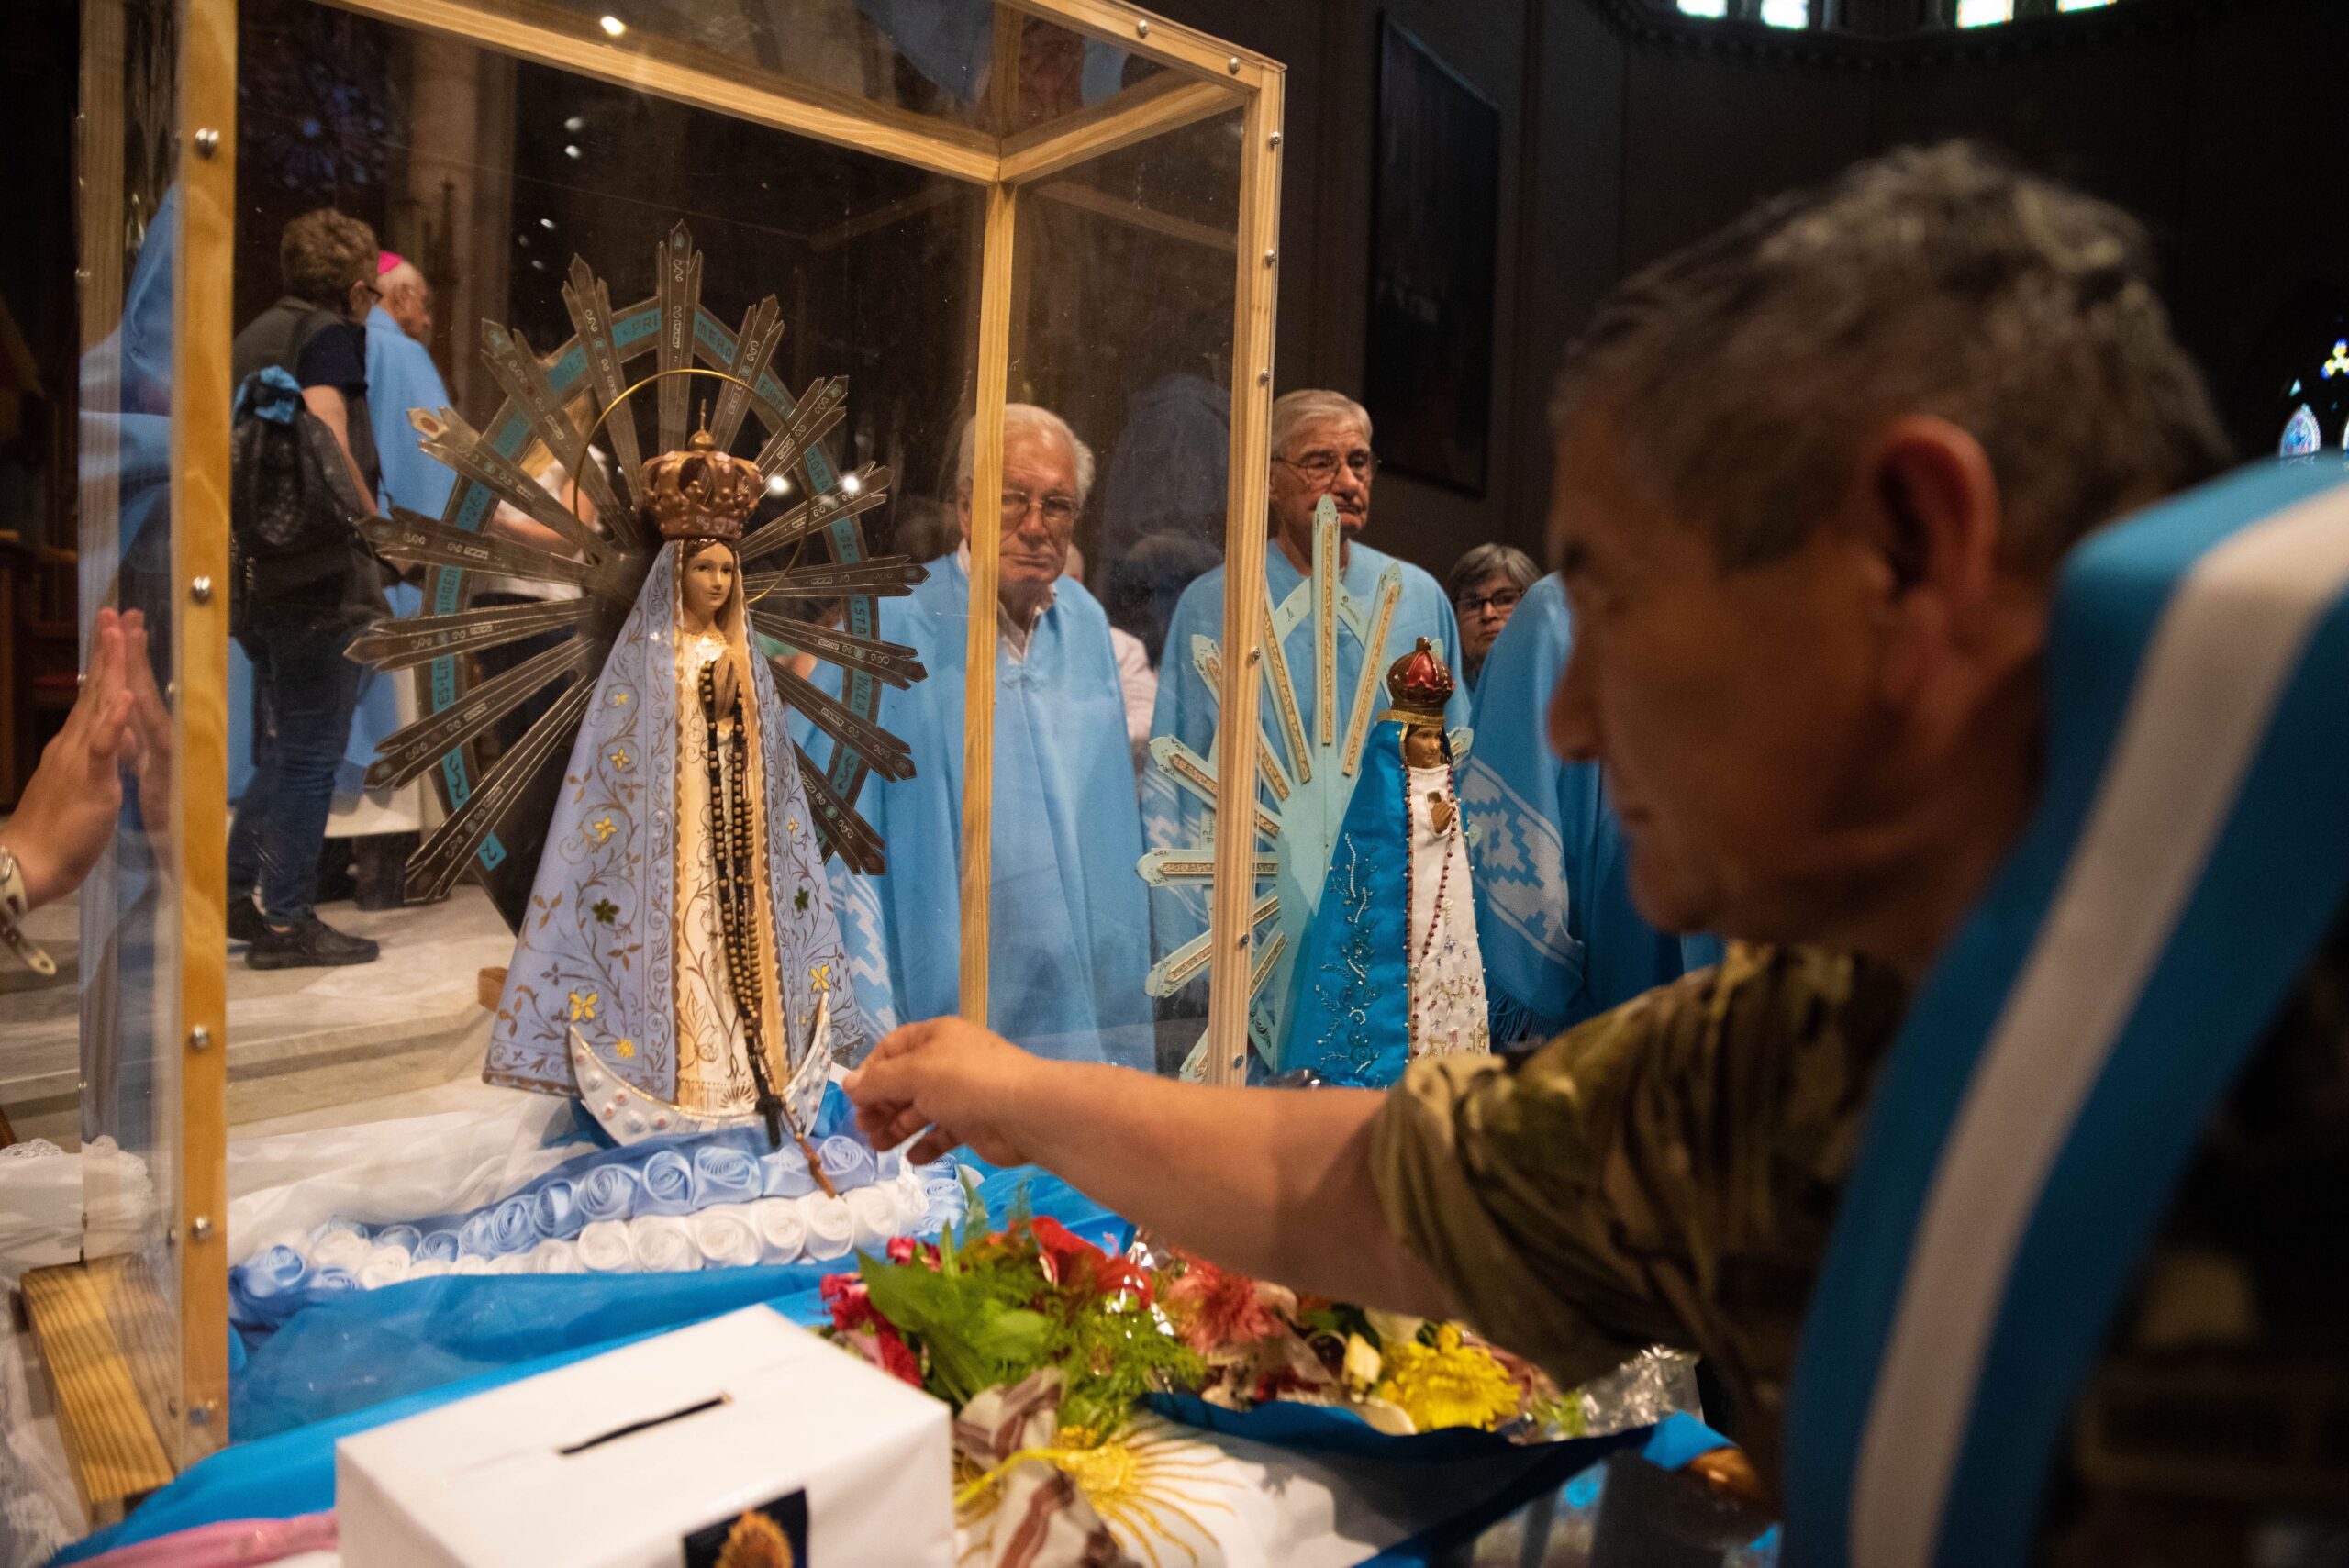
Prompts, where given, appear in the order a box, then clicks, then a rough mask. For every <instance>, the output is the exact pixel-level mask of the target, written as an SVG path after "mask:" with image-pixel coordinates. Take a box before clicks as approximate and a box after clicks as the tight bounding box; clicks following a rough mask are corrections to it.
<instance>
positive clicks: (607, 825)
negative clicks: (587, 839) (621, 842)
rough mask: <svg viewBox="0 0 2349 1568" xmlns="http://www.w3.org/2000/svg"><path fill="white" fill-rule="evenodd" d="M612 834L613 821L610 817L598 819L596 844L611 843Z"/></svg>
mask: <svg viewBox="0 0 2349 1568" xmlns="http://www.w3.org/2000/svg"><path fill="white" fill-rule="evenodd" d="M612 832H613V828H612V819H611V818H610V817H598V818H597V819H596V842H597V843H599V844H605V843H609V842H610V841H611V838H612Z"/></svg>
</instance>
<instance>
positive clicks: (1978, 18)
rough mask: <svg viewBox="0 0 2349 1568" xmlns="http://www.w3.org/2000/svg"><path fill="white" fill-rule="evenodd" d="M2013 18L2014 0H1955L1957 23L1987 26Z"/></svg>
mask: <svg viewBox="0 0 2349 1568" xmlns="http://www.w3.org/2000/svg"><path fill="white" fill-rule="evenodd" d="M2014 19H2015V0H1957V25H1958V26H1959V27H1961V28H1987V27H1989V26H1990V25H1991V24H1993V23H1995V22H2011V21H2013V20H2014Z"/></svg>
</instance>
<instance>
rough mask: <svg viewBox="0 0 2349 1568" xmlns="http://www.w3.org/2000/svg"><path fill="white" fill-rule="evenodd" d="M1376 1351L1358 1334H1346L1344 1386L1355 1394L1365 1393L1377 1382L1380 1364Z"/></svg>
mask: <svg viewBox="0 0 2349 1568" xmlns="http://www.w3.org/2000/svg"><path fill="white" fill-rule="evenodd" d="M1382 1364H1383V1363H1382V1362H1380V1360H1379V1356H1378V1351H1377V1350H1376V1349H1375V1348H1374V1347H1373V1346H1372V1344H1371V1342H1370V1341H1369V1340H1365V1339H1364V1338H1363V1337H1362V1336H1361V1335H1360V1334H1348V1335H1347V1336H1346V1362H1345V1367H1344V1371H1345V1374H1346V1387H1347V1388H1348V1389H1350V1390H1351V1391H1353V1393H1355V1394H1358V1395H1359V1394H1367V1393H1369V1392H1370V1390H1371V1389H1372V1388H1373V1387H1375V1385H1377V1383H1378V1373H1379V1369H1380V1367H1381V1366H1382Z"/></svg>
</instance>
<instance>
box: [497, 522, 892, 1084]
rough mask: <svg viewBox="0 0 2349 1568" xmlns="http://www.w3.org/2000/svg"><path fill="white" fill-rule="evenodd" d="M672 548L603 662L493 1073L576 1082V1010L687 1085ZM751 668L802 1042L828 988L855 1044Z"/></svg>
mask: <svg viewBox="0 0 2349 1568" xmlns="http://www.w3.org/2000/svg"><path fill="white" fill-rule="evenodd" d="M676 558H677V547H676V545H675V544H674V543H670V544H665V545H663V546H662V548H661V552H660V553H659V554H658V555H656V556H655V557H653V562H652V571H651V574H650V575H648V576H647V577H646V578H645V580H644V587H643V589H642V590H641V591H640V593H639V594H638V595H637V600H636V608H635V609H633V610H632V611H630V612H629V617H628V622H627V624H626V625H625V626H623V627H622V628H621V629H620V634H619V637H618V640H617V641H615V642H614V643H613V645H612V651H611V656H610V657H609V658H608V659H607V660H606V661H605V663H604V668H603V671H602V673H600V674H598V675H597V676H596V691H595V695H594V697H593V698H592V699H591V701H590V702H589V704H588V706H587V714H586V717H585V718H584V719H583V720H582V721H581V724H580V727H579V739H578V740H577V741H576V742H575V743H574V744H573V748H572V752H571V763H570V766H569V767H568V768H567V769H566V770H565V771H564V773H563V785H562V795H560V796H559V797H558V798H557V800H556V804H555V809H554V817H553V820H552V821H551V823H550V824H549V826H548V828H547V840H546V848H545V850H544V851H543V852H542V853H541V856H540V861H539V872H538V878H537V880H536V881H535V882H534V883H533V884H532V885H531V890H530V906H529V914H528V915H527V916H526V917H525V918H524V920H523V922H522V929H521V931H520V933H519V937H520V944H519V946H518V948H517V949H516V950H515V953H514V962H513V965H512V967H511V968H509V969H508V970H507V975H506V994H505V996H504V998H503V1000H502V1002H501V1004H500V1006H499V1008H498V1016H497V1021H496V1024H495V1027H494V1029H493V1031H492V1033H491V1036H490V1046H489V1060H488V1063H487V1065H486V1067H485V1068H484V1071H483V1076H484V1077H485V1078H487V1079H488V1080H489V1081H490V1082H492V1083H495V1084H511V1085H513V1086H515V1087H517V1088H528V1089H540V1090H546V1091H550V1092H553V1093H558V1094H571V1093H573V1092H575V1091H574V1090H573V1073H572V1067H571V1058H570V1031H571V1029H572V1027H573V1025H576V1026H577V1027H578V1029H579V1030H580V1032H581V1034H582V1035H583V1036H584V1038H585V1039H586V1040H587V1043H588V1044H589V1045H590V1046H591V1047H593V1048H594V1049H595V1051H596V1054H597V1055H598V1056H600V1057H601V1058H603V1060H604V1062H605V1063H606V1064H607V1066H609V1067H610V1068H611V1070H612V1071H613V1072H614V1073H617V1074H618V1075H619V1076H620V1077H622V1078H625V1079H626V1080H627V1081H628V1082H629V1083H630V1084H634V1085H635V1086H636V1087H638V1088H640V1089H641V1090H643V1091H644V1092H645V1093H646V1094H649V1095H655V1096H657V1097H659V1098H661V1099H664V1100H670V1099H674V1098H675V1097H676V1084H677V1041H676V1032H677V1031H676V1000H675V997H676V959H677V955H676V940H675V929H676V886H677V875H676V847H677V835H676V829H675V823H676V788H677V676H676V659H677V648H676V604H677V588H676ZM751 685H752V687H753V689H754V692H755V695H756V697H757V701H758V711H759V716H760V724H759V743H760V753H759V754H760V756H761V758H762V759H763V763H764V773H765V801H766V852H767V885H766V889H765V893H766V897H767V909H768V914H769V916H770V917H771V918H772V920H773V924H774V933H775V944H776V948H777V950H778V951H777V954H776V958H777V965H778V970H779V988H778V990H777V993H776V995H777V1000H778V1001H779V1003H780V1004H781V1006H782V1011H783V1018H784V1029H785V1033H786V1034H787V1035H788V1036H789V1046H790V1055H791V1059H792V1060H793V1061H794V1062H796V1061H798V1060H799V1058H800V1055H801V1053H802V1052H804V1051H806V1050H807V1043H808V1039H809V1031H810V1029H811V1027H812V1025H813V1022H814V1018H815V1013H816V1006H817V1000H818V997H819V996H829V998H830V1002H831V1040H832V1046H833V1049H834V1050H835V1051H854V1050H857V1049H859V1048H861V1046H862V1045H863V1042H864V1040H866V1038H867V1036H868V1033H869V1030H868V1028H867V1026H866V1024H865V1021H864V1018H863V1014H862V1013H861V1012H860V1011H859V1009H858V1007H857V1005H856V996H855V992H854V989H853V988H852V985H851V984H850V983H849V977H848V960H847V955H846V954H845V953H844V952H843V951H841V935H840V929H839V928H838V926H837V925H836V924H835V923H834V921H833V918H832V905H831V895H830V889H829V884H827V882H826V880H825V876H824V865H823V850H822V848H821V846H820V845H819V843H818V840H817V837H816V833H815V828H814V824H813V822H812V820H811V818H810V817H809V816H808V811H807V795H806V792H805V789H804V787H803V786H802V785H801V784H800V780H799V766H798V762H797V759H796V756H795V755H794V753H793V750H792V744H791V733H790V730H791V725H790V722H789V718H788V710H786V709H785V707H784V706H783V700H782V698H781V697H779V696H778V695H776V693H775V687H774V677H773V676H772V675H771V674H770V673H768V670H767V666H766V662H765V661H764V660H763V659H757V658H753V659H752V660H751Z"/></svg>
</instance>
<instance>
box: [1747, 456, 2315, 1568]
mask: <svg viewBox="0 0 2349 1568" xmlns="http://www.w3.org/2000/svg"><path fill="white" fill-rule="evenodd" d="M2339 477H2340V475H2339V470H2338V468H2337V467H2335V466H2334V465H2330V464H2328V465H2325V466H2324V467H2322V468H2318V467H2316V466H2313V465H2310V464H2294V465H2277V464H2272V463H2271V464H2263V465H2260V466H2258V467H2255V468H2253V469H2250V470H2246V471H2243V472H2242V473H2237V474H2234V475H2232V476H2230V477H2228V478H2226V479H2224V480H2221V481H2219V482H2217V483H2215V484H2210V485H2207V486H2205V487H2203V488H2201V489H2199V490H2197V491H2195V492H2192V493H2191V494H2189V495H2185V496H2182V497H2180V498H2178V499H2176V500H2174V501H2171V502H2169V503H2166V504H2165V505H2163V506H2158V507H2156V508H2154V510H2152V511H2150V512H2147V513H2144V514H2143V515H2141V516H2139V517H2136V518H2133V519H2132V520H2130V521H2128V522H2126V523H2123V524H2120V525H2117V526H2115V527H2114V528H2110V529H2108V530H2106V531H2104V532H2102V533H2099V534H2098V535H2096V536H2094V537H2093V538H2091V539H2089V540H2088V541H2087V543H2085V544H2083V545H2082V546H2081V547H2080V548H2079V549H2078V550H2076V551H2075V552H2074V554H2073V556H2072V557H2071V559H2070V560H2069V561H2068V562H2066V564H2065V571H2064V573H2063V579H2062V582H2061V584H2060V586H2059V589H2058V594H2057V600H2056V607H2055V613H2054V620H2053V623H2052V625H2051V628H2050V633H2049V649H2048V658H2047V681H2048V706H2049V756H2048V776H2047V783H2046V794H2045V797H2044V799H2043V802H2042V805H2041V806H2040V809H2039V812H2038V814H2037V816H2036V817H2035V818H2034V819H2033V821H2032V826H2031V828H2030V829H2029V830H2028V832H2027V833H2026V835H2025V837H2024V839H2023V841H2022V843H2021V846H2020V848H2019V849H2018V850H2017V851H2016V852H2015V854H2014V856H2013V858H2012V859H2011V860H2010V861H2009V862H2008V864H2007V865H2006V867H2005V868H2004V869H2003V870H2002V871H2001V872H2000V873H1999V874H1998V878H1997V880H1996V881H1995V883H1994V884H1993V886H1992V889H1991V891H1990V894H1989V895H1988V896H1987V898H1986V899H1985V900H1984V901H1983V903H1982V904H1981V906H1979V907H1977V908H1976V910H1975V912H1974V913H1973V915H1972V916H1971V917H1969V918H1968V920H1967V922H1966V924H1965V927H1964V928H1963V929H1962V930H1961V931H1960V933H1959V935H1958V937H1957V939H1956V940H1955V941H1954V943H1953V944H1952V946H1951V948H1950V950H1949V951H1948V952H1947V953H1945V954H1944V955H1943V959H1942V961H1941V962H1939V963H1938V965H1937V966H1936V967H1935V970H1934V972H1933V973H1932V977H1931V978H1930V980H1929V981H1928V983H1927V984H1926V986H1925V988H1924V990H1923V991H1922V993H1921V994H1920V996H1919V997H1918V999H1917V1003H1916V1006H1915V1007H1914V1009H1913V1010H1912V1011H1911V1013H1910V1015H1909V1021H1908V1023H1907V1025H1906V1026H1905V1027H1904V1029H1903V1030H1902V1033H1901V1036H1900V1039H1899V1041H1898V1045H1897V1046H1896V1048H1895V1050H1894V1052H1893V1055H1892V1058H1891V1060H1890V1061H1889V1062H1887V1065H1886V1068H1885V1071H1884V1074H1883V1077H1882V1079H1881V1081H1880V1083H1879V1084H1878V1086H1877V1089H1876V1102H1875V1105H1874V1107H1873V1109H1872V1110H1871V1113H1870V1117H1869V1123H1868V1129H1867V1134H1866V1138H1865V1142H1864V1144H1863V1147H1862V1150H1861V1153H1860V1158H1859V1161H1858V1163H1857V1166H1856V1168H1855V1171H1854V1176H1853V1179H1852V1181H1851V1183H1850V1184H1849V1185H1848V1186H1847V1188H1846V1190H1845V1193H1844V1195H1843V1198H1842V1207H1841V1210H1840V1212H1839V1214H1838V1216H1837V1220H1836V1231H1835V1237H1834V1241H1833V1244H1832V1246H1831V1250H1830V1252H1829V1256H1828V1261H1827V1265H1826V1269H1825V1271H1824V1273H1823V1274H1822V1276H1821V1278H1820V1284H1819V1287H1818V1291H1817V1294H1816V1295H1815V1296H1814V1297H1813V1299H1812V1302H1811V1306H1810V1310H1809V1318H1808V1326H1807V1328H1806V1330H1805V1335H1804V1341H1803V1347H1802V1353H1801V1357H1800V1360H1799V1362H1798V1369H1797V1375H1796V1378H1795V1383H1794V1387H1793V1392H1792V1399H1791V1405H1790V1408H1789V1413H1788V1424H1787V1524H1788V1529H1787V1543H1788V1546H1789V1548H1790V1557H1789V1562H1794V1563H1798V1564H1803V1565H1814V1564H1831V1565H1841V1564H1846V1563H1854V1564H1865V1565H1866V1568H1927V1565H1929V1564H1931V1565H1934V1568H1958V1565H1961V1564H1962V1565H1964V1568H1991V1565H1995V1564H2005V1563H2016V1564H2020V1563H2021V1562H2025V1561H2026V1560H2027V1559H2028V1556H2029V1552H2030V1546H2031V1542H2032V1531H2033V1529H2034V1527H2035V1524H2036V1520H2037V1516H2038V1509H2039V1505H2040V1500H2041V1496H2042V1492H2043V1485H2044V1483H2045V1480H2046V1478H2047V1475H2048V1472H2049V1468H2050V1465H2051V1463H2052V1462H2053V1460H2054V1455H2055V1454H2056V1452H2057V1451H2058V1448H2059V1445H2060V1443H2061V1441H2062V1439H2063V1436H2064V1432H2065V1422H2066V1419H2067V1418H2068V1416H2069V1414H2070V1412H2071V1409H2072V1407H2073V1405H2074V1402H2075V1400H2076V1397H2077V1396H2078V1395H2079V1393H2080V1391H2081V1389H2082V1388H2083V1386H2084V1385H2085V1383H2086V1381H2087V1377H2088V1375H2089V1373H2090V1371H2091V1370H2092V1368H2093V1366H2094V1364H2095V1362H2096V1360H2097V1358H2098V1356H2099V1351H2101V1349H2102V1346H2103V1344H2104V1341H2105V1337H2106V1334H2107V1332H2108V1329H2109V1327H2110V1322H2111V1320H2112V1317H2113V1315H2114V1313H2115V1311H2116V1310H2117V1309H2118V1307H2119V1304H2120V1302H2121V1297H2122V1293H2123V1292H2124V1290H2125V1289H2126V1288H2127V1286H2128V1284H2129V1282H2130V1280H2131V1278H2132V1275H2133V1273H2134V1271H2135V1268H2136V1266H2137V1264H2138V1263H2139V1262H2140V1261H2141V1259H2142V1258H2143V1255H2144V1253H2145V1251H2146V1248H2147V1246H2148V1245H2149V1242H2150V1240H2151V1238H2152V1236H2153V1235H2154V1230H2155V1229H2156V1227H2157V1226H2158V1225H2159V1223H2160V1221H2161V1219H2162V1218H2163V1215H2164V1214H2165V1210H2166V1209H2167V1207H2168V1204H2169V1201H2170V1198H2171V1195H2172V1194H2173V1193H2174V1191H2175V1189H2176V1185H2177V1183H2178V1181H2179V1180H2180V1178H2181V1177H2182V1175H2183V1173H2184V1172H2185V1170H2186V1168H2187V1165H2188V1161H2189V1159H2190V1158H2191V1156H2192V1154H2193V1151H2194V1149H2195V1146H2196V1143H2197V1140H2198V1137H2199V1134H2200V1132H2201V1130H2202V1129H2203V1128H2204V1126H2205V1125H2206V1123H2207V1122H2208V1121H2209V1119H2210V1116H2211V1115H2212V1113H2213V1112H2214V1110H2215V1109H2216V1108H2217V1106H2218V1105H2219V1104H2220V1102H2221V1099H2222V1098H2223V1097H2224V1095H2226V1093H2227V1092H2228V1090H2229V1088H2230V1087H2231V1085H2232V1083H2233V1081H2234V1079H2235V1078H2236V1076H2237V1075H2238V1073H2240V1072H2241V1070H2242V1069H2243V1066H2244V1065H2245V1064H2246V1063H2247V1062H2249V1060H2250V1058H2251V1056H2252V1054H2253V1052H2254V1049H2255V1047H2256V1045H2257V1043H2258V1041H2259V1040H2260V1038H2261V1036H2262V1034H2263V1033H2264V1031H2265V1029H2266V1026H2267V1024H2268V1022H2269V1021H2270V1020H2271V1019H2272V1018H2273V1017H2274V1016H2275V1014H2276V1012H2277V1009H2278V1007H2279V1006H2281V1005H2282V1003H2283V1002H2284V1001H2285V1000H2286V999H2287V997H2288V995H2289V993H2290V991H2291V988H2292V986H2293V984H2294V983H2295V981H2296V980H2297V979H2298V977H2299V973H2300V972H2301V969H2302V967H2303V965H2304V964H2305V963H2306V962H2308V960H2309V959H2310V955H2311V954H2312V953H2313V952H2314V951H2316V950H2317V948H2318V947H2319V945H2320V944H2321V941H2322V940H2323V938H2324V936H2325V933H2326V931H2327V929H2328V928H2329V926H2330V924H2331V922H2332V919H2333V917H2334V916H2335V914H2336V913H2337V911H2338V910H2339V909H2340V908H2341V906H2342V905H2343V895H2344V890H2349V484H2339V483H2338V480H2339Z"/></svg>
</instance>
